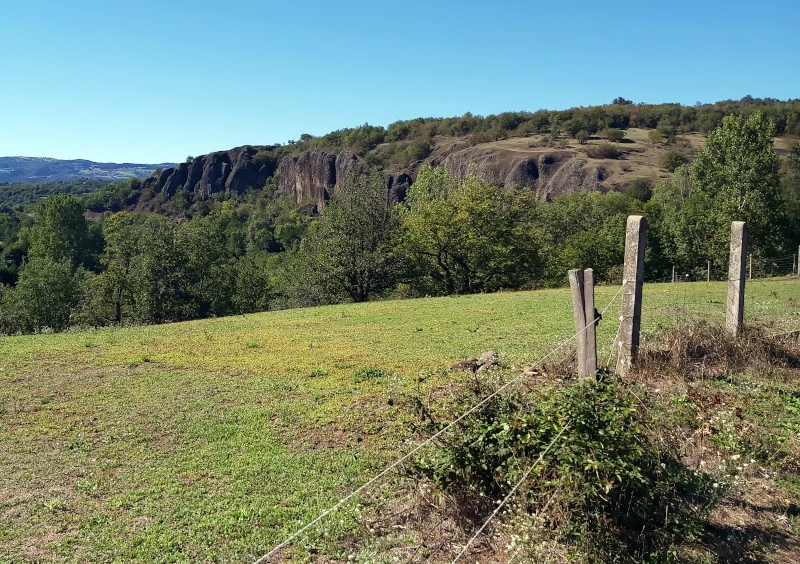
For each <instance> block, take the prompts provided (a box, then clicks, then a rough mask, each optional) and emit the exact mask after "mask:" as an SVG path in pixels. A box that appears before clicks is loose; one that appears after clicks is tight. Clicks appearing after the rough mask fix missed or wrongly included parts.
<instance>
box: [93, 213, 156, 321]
mask: <svg viewBox="0 0 800 564" xmlns="http://www.w3.org/2000/svg"><path fill="white" fill-rule="evenodd" d="M141 225H142V217H141V216H140V215H137V214H133V213H129V212H120V213H117V214H114V215H112V216H110V217H108V218H107V219H106V220H105V222H104V223H103V237H104V239H105V241H106V248H105V254H104V255H103V260H102V262H103V265H104V266H105V271H104V272H103V273H102V274H101V275H100V276H101V278H100V279H99V280H98V281H94V282H93V285H94V289H95V290H96V291H99V292H102V294H101V295H105V296H108V298H110V300H111V303H110V304H108V305H110V307H111V309H112V310H113V313H112V315H111V317H110V319H109V320H110V321H113V322H114V323H121V322H122V320H123V316H124V315H125V314H127V313H128V310H129V308H130V302H131V296H130V295H131V292H132V277H131V269H132V267H133V261H134V259H135V258H136V256H137V254H138V253H139V247H140V244H141V241H140V239H141V233H142V227H141ZM91 294H94V293H93V292H87V295H91ZM95 295H97V294H95ZM101 303H103V302H101ZM98 305H99V304H96V307H97V306H98ZM98 315H99V314H98Z"/></svg>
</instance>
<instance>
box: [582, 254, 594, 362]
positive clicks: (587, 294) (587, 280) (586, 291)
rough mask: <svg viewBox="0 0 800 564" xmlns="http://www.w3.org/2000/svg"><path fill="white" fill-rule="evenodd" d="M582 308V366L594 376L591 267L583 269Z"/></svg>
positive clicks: (592, 274)
mask: <svg viewBox="0 0 800 564" xmlns="http://www.w3.org/2000/svg"><path fill="white" fill-rule="evenodd" d="M583 308H584V312H585V314H584V317H585V323H586V349H585V355H586V358H585V359H584V368H586V376H594V375H595V374H597V319H595V312H596V311H597V310H596V309H595V308H594V270H593V269H591V268H587V269H586V270H584V271H583Z"/></svg>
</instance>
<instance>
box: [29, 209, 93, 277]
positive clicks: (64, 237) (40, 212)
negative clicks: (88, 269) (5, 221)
mask: <svg viewBox="0 0 800 564" xmlns="http://www.w3.org/2000/svg"><path fill="white" fill-rule="evenodd" d="M83 211H84V210H83V205H82V204H81V202H80V200H78V199H77V198H76V197H75V196H66V195H63V194H58V195H56V196H51V197H49V198H47V199H46V200H44V201H43V202H42V203H41V204H39V206H38V208H37V210H36V216H35V223H34V224H33V228H32V229H31V233H30V256H31V258H47V259H50V260H51V261H53V262H60V261H62V260H67V261H69V262H70V264H72V266H73V268H76V267H78V266H79V265H81V264H83V263H84V261H86V260H88V258H89V257H88V250H89V230H88V227H87V224H86V218H85V217H84V216H83Z"/></svg>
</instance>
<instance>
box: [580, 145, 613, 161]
mask: <svg viewBox="0 0 800 564" xmlns="http://www.w3.org/2000/svg"><path fill="white" fill-rule="evenodd" d="M586 154H587V155H589V156H590V157H592V158H593V159H618V158H619V156H620V154H619V151H618V150H617V148H616V147H615V146H614V145H612V144H611V143H600V144H599V145H593V146H591V147H589V149H588V150H587V151H586Z"/></svg>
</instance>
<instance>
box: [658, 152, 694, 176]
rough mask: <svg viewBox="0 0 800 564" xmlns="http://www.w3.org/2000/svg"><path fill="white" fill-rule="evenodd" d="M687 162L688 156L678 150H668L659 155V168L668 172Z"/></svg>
mask: <svg viewBox="0 0 800 564" xmlns="http://www.w3.org/2000/svg"><path fill="white" fill-rule="evenodd" d="M688 162H689V157H687V156H686V155H684V154H683V153H679V152H678V151H669V152H667V153H666V154H665V155H664V156H663V157H661V168H663V169H665V170H668V171H670V172H675V169H676V168H678V167H679V166H681V165H685V164H687V163H688Z"/></svg>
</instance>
